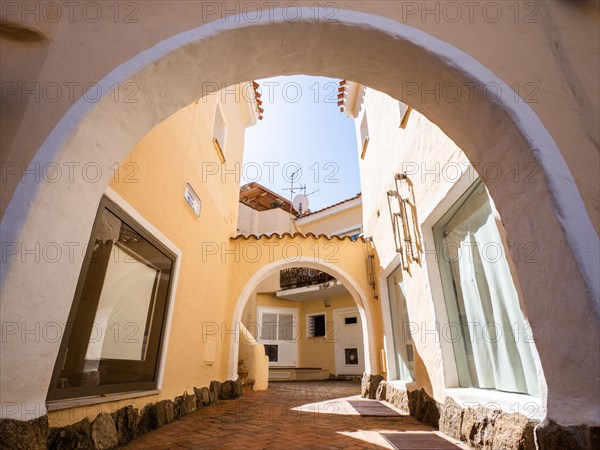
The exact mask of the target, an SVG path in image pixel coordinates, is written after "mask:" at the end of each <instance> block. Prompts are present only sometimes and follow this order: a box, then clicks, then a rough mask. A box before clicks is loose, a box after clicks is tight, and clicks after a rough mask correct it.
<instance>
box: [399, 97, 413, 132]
mask: <svg viewBox="0 0 600 450" xmlns="http://www.w3.org/2000/svg"><path fill="white" fill-rule="evenodd" d="M398 110H399V112H400V128H402V129H405V128H406V125H408V118H409V117H410V112H411V111H412V108H411V107H410V106H408V105H407V104H406V103H402V102H401V101H398Z"/></svg>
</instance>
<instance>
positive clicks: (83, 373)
mask: <svg viewBox="0 0 600 450" xmlns="http://www.w3.org/2000/svg"><path fill="white" fill-rule="evenodd" d="M174 264H175V255H173V254H172V253H171V252H170V251H169V250H168V249H166V248H165V247H164V246H163V245H161V244H160V243H159V242H158V241H157V240H156V239H155V238H154V237H152V236H151V235H149V234H148V233H147V232H146V231H145V230H144V229H142V228H141V227H140V226H139V225H138V224H137V223H136V222H134V221H133V219H131V218H130V217H129V216H128V215H127V214H125V212H124V211H122V210H121V209H120V208H119V207H117V206H116V205H115V204H113V203H112V202H110V201H109V200H108V199H106V198H104V199H102V201H101V203H100V208H99V209H98V213H97V215H96V221H95V223H94V227H93V229H92V234H91V238H90V243H89V245H88V250H87V253H86V257H85V260H84V264H83V267H82V270H81V273H80V275H79V282H78V285H77V289H76V293H75V298H74V300H73V306H72V308H71V314H70V316H69V322H68V324H67V327H66V330H65V334H64V337H63V341H62V344H61V349H60V352H59V356H58V358H57V361H56V365H55V368H54V372H53V378H52V382H51V385H50V389H49V392H48V400H59V399H66V398H77V397H83V396H91V395H102V394H107V393H116V392H128V391H134V390H142V389H155V388H156V383H157V371H158V367H159V363H160V361H159V359H160V352H161V346H162V339H163V333H164V327H165V320H166V312H167V306H168V302H169V295H170V285H171V278H172V275H173V268H174Z"/></svg>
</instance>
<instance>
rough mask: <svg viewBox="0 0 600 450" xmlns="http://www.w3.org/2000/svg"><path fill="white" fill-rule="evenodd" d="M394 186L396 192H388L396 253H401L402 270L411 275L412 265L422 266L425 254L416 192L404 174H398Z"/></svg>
mask: <svg viewBox="0 0 600 450" xmlns="http://www.w3.org/2000/svg"><path fill="white" fill-rule="evenodd" d="M394 185H395V187H396V190H391V191H388V192H387V200H388V207H389V211H390V220H391V222H392V230H393V232H394V243H395V245H396V252H398V253H400V259H401V261H402V268H403V269H404V270H406V271H407V272H408V273H409V274H410V265H411V264H412V263H413V262H416V263H417V264H419V266H420V265H421V261H422V260H421V254H422V252H423V250H422V245H421V233H420V231H419V220H418V217H417V206H416V202H415V191H414V189H413V184H412V181H410V179H409V178H408V177H407V176H406V174H403V173H402V174H400V173H397V174H396V176H395V177H394ZM394 199H395V200H396V201H394Z"/></svg>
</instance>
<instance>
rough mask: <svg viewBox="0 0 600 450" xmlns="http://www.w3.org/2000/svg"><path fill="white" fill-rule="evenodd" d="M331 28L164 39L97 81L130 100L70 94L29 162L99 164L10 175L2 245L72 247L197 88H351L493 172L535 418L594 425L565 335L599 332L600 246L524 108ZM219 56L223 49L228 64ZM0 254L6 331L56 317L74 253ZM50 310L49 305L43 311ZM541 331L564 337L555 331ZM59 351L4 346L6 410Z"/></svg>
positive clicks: (399, 38) (406, 31) (405, 32)
mask: <svg viewBox="0 0 600 450" xmlns="http://www.w3.org/2000/svg"><path fill="white" fill-rule="evenodd" d="M306 17H313V16H311V15H308V14H307V16H306ZM336 19H337V21H336V22H333V23H332V22H328V21H325V20H314V19H311V20H308V19H307V20H300V21H298V22H294V23H290V22H289V21H286V20H285V19H284V18H283V17H282V15H281V11H275V15H274V17H273V18H271V17H269V18H265V19H264V20H262V21H259V22H257V23H252V24H248V23H238V22H237V21H236V20H235V18H231V19H230V20H227V21H224V22H213V23H210V24H207V25H204V26H201V27H199V28H196V29H193V30H190V31H188V32H185V33H182V34H180V35H177V36H174V37H172V38H170V39H167V40H165V41H163V42H161V43H160V44H158V45H156V46H154V47H152V48H151V49H148V50H147V51H146V52H143V53H141V54H139V55H138V56H136V57H135V58H133V59H131V60H129V61H128V62H126V63H125V64H123V65H122V66H120V67H118V68H115V69H114V70H113V72H111V73H110V74H108V75H107V76H106V77H105V78H104V79H103V80H102V81H101V82H100V83H99V84H100V85H101V86H103V87H106V89H104V90H103V91H104V92H109V91H110V89H108V87H109V86H111V85H114V83H123V82H125V81H131V82H134V83H136V85H137V86H138V88H139V92H140V102H138V103H131V104H122V103H121V104H116V103H115V102H114V101H112V100H111V99H110V98H107V97H105V98H103V99H101V100H100V101H98V102H97V103H95V104H89V103H86V102H85V101H83V100H80V101H79V102H77V103H76V104H75V105H74V106H73V107H72V108H71V109H70V110H69V112H68V113H67V114H66V115H65V116H64V117H63V118H62V120H61V121H60V122H59V124H58V125H57V126H56V128H55V129H54V130H53V132H52V133H51V134H50V135H49V136H48V138H47V139H46V141H45V142H44V144H43V145H42V146H41V148H40V149H39V150H38V152H37V154H36V157H35V158H34V160H33V161H32V163H31V164H32V165H33V164H39V163H42V164H44V163H48V162H55V163H58V164H60V163H64V162H69V163H78V164H80V165H81V166H84V165H85V164H87V163H89V162H90V161H93V162H94V163H95V164H98V166H99V167H101V168H102V169H103V170H102V171H101V175H100V177H99V178H98V179H97V180H96V182H95V183H85V182H82V181H81V180H76V181H75V183H73V182H70V181H69V180H67V179H64V180H62V181H60V182H58V183H54V184H53V183H50V182H48V181H47V180H43V181H42V182H41V183H37V182H36V181H35V180H33V179H29V180H25V181H24V182H23V183H21V184H20V185H19V187H18V188H17V190H16V191H15V194H14V195H13V198H12V200H11V202H10V204H9V206H8V208H7V209H6V212H5V214H4V217H3V219H2V230H3V241H4V242H8V243H25V244H26V245H32V243H34V242H63V243H64V242H71V241H77V242H85V241H86V238H87V236H88V235H89V230H90V228H91V225H92V222H93V219H94V214H95V211H96V207H97V204H98V201H99V199H100V198H101V196H102V193H103V192H104V189H105V188H106V186H107V185H108V182H109V180H110V176H111V171H110V170H109V167H110V166H111V165H112V164H114V162H115V161H120V160H121V159H122V158H123V157H124V156H125V155H126V154H127V153H128V152H129V150H130V149H131V148H132V147H133V146H134V145H135V144H136V143H137V142H138V141H139V140H140V139H141V138H142V137H143V136H144V135H145V134H146V133H147V132H148V131H149V130H150V129H152V127H154V126H155V125H156V124H158V123H159V122H161V121H162V120H164V119H166V118H167V117H169V116H170V115H171V114H173V113H174V112H175V111H177V110H179V109H181V108H182V107H184V106H185V105H188V104H190V103H191V102H192V101H194V100H195V99H197V98H199V97H201V96H203V95H204V94H206V90H205V89H206V88H207V87H208V86H214V84H215V83H217V85H218V86H227V85H231V84H234V83H236V82H241V81H246V80H249V79H255V78H265V77H269V76H275V75H286V74H298V73H304V74H309V75H326V76H332V77H341V78H346V79H351V80H354V81H357V82H360V83H362V84H365V85H368V86H372V87H373V88H376V89H378V90H380V91H383V92H386V93H388V94H389V95H391V96H393V97H395V98H399V99H402V100H403V101H404V102H406V103H408V104H409V105H411V106H412V107H414V108H415V109H417V110H418V111H420V112H422V113H423V114H425V115H426V116H427V117H428V118H429V119H430V120H432V121H433V122H434V123H436V124H437V125H439V126H440V127H441V128H442V130H443V131H444V132H445V133H446V134H447V135H448V136H449V137H450V138H452V139H453V140H454V141H455V142H456V143H457V144H458V145H459V146H460V147H461V148H462V149H463V150H464V152H465V154H466V155H467V157H468V158H469V159H470V160H471V161H472V162H474V163H476V164H477V166H478V167H481V166H484V165H485V164H491V163H493V164H496V165H497V167H498V168H499V169H500V173H501V174H502V175H501V176H499V177H498V179H496V180H492V179H491V178H490V177H489V176H488V174H486V173H483V172H482V173H480V175H481V176H482V178H483V180H484V182H486V185H487V187H488V189H489V191H490V194H491V196H492V197H493V199H494V202H495V204H496V206H497V208H498V210H499V211H500V214H501V216H502V218H503V221H504V225H505V229H506V231H507V234H508V240H509V242H512V243H518V242H535V243H537V244H538V247H539V254H538V261H539V262H538V263H537V264H536V265H535V266H532V265H527V264H519V265H518V267H517V272H518V275H519V278H520V279H521V280H524V281H523V283H522V284H523V302H524V307H525V310H526V312H527V314H528V316H529V318H530V320H531V321H532V322H535V323H536V325H537V327H538V330H539V332H538V335H537V347H538V352H539V354H540V358H541V361H542V365H543V367H544V372H545V376H546V381H547V385H548V395H547V399H546V403H547V408H548V415H549V416H550V417H552V418H554V419H556V420H558V421H563V422H564V421H568V422H570V423H580V422H590V421H591V422H594V421H596V420H597V417H596V412H597V406H596V400H595V398H592V396H590V395H589V393H590V392H594V391H595V388H596V386H595V380H594V379H593V377H589V376H588V374H589V373H590V372H591V373H594V372H595V371H597V368H598V358H599V356H598V355H597V354H589V353H587V352H586V351H585V349H581V346H580V345H579V343H580V338H579V336H581V335H582V334H585V335H586V336H589V339H591V340H597V339H596V338H600V331H599V329H600V325H599V324H598V309H599V308H598V303H597V298H598V296H599V293H600V287H599V281H598V277H597V271H598V267H599V266H600V263H599V253H600V252H598V239H597V235H596V233H595V231H594V228H593V227H592V224H591V222H590V220H589V217H588V215H587V212H586V210H585V208H584V205H583V201H582V199H581V196H580V194H579V191H578V190H577V187H576V185H575V182H574V180H573V177H572V175H571V173H570V171H569V169H568V168H567V166H566V164H565V162H564V160H563V157H562V155H561V153H560V150H559V149H558V148H557V147H556V144H555V143H554V141H553V140H552V138H551V137H550V135H549V133H548V132H547V131H546V129H545V128H544V126H543V125H542V123H541V122H540V120H539V119H538V118H537V116H536V115H535V114H534V112H533V111H532V110H531V109H530V108H529V107H528V106H527V105H526V104H525V103H523V102H515V100H514V98H515V97H514V93H513V92H512V91H511V90H510V88H509V87H508V86H507V85H506V84H505V83H504V82H503V81H502V80H500V79H499V78H498V77H497V76H495V75H494V74H493V73H491V72H490V71H488V70H487V69H486V68H485V67H483V66H482V65H481V64H480V63H478V62H477V61H476V60H474V59H472V58H471V57H469V56H468V55H466V54H464V53H463V52H461V51H460V50H458V49H456V48H455V47H452V46H450V45H448V44H446V43H444V42H441V41H439V40H437V39H435V38H433V37H431V36H429V35H427V34H425V33H423V32H421V31H418V30H416V29H414V28H411V27H408V26H406V25H403V24H400V23H398V22H394V21H391V20H388V19H385V18H382V17H377V16H373V15H368V14H363V13H357V12H349V11H340V13H339V14H338V15H337V17H336ZM257 49H258V51H257ZM223 54H228V55H229V57H228V63H227V66H224V65H223V63H222V61H223V58H222V55H223ZM405 82H410V83H417V85H419V84H421V85H424V86H435V85H436V83H448V82H452V83H456V85H457V86H459V87H460V86H465V85H466V86H476V87H479V89H475V90H474V92H473V93H472V95H466V94H465V95H462V96H461V98H460V99H458V100H456V101H454V102H448V101H444V102H442V101H428V100H427V96H425V97H424V96H423V94H422V92H421V91H420V90H417V92H413V91H409V90H408V89H407V86H406V85H405ZM492 85H494V86H496V87H497V88H499V89H496V91H495V92H496V94H494V95H492V97H490V95H489V92H487V91H486V89H485V87H486V86H492ZM132 117H135V122H133V121H131V118H132ZM531 162H534V163H535V164H536V166H537V167H539V169H540V170H539V178H538V179H537V180H536V182H534V183H526V182H525V181H524V180H523V179H518V180H516V181H515V180H514V176H513V174H514V172H513V171H511V167H514V166H515V164H517V167H525V166H526V165H527V164H530V163H531ZM74 186H75V188H74ZM526 211H527V212H528V211H536V216H535V217H529V216H528V217H527V218H526V219H525V218H524V217H523V216H524V212H526ZM2 251H3V261H4V262H5V263H4V264H3V266H2V282H3V285H2V298H3V302H2V317H3V318H8V319H5V320H14V321H18V322H21V321H24V322H48V321H53V322H57V323H61V322H64V321H66V318H67V316H68V312H69V308H70V302H71V299H72V298H73V291H74V289H75V286H76V284H77V278H78V275H79V268H80V266H81V262H82V259H83V256H82V255H75V257H74V259H70V258H67V256H69V255H65V258H62V259H61V260H60V261H55V262H52V263H48V262H41V263H40V264H35V265H28V264H24V263H22V262H20V261H19V258H18V257H15V255H13V254H11V253H9V251H8V248H7V247H6V246H4V245H3V246H2ZM31 280H36V282H35V283H33V282H32V281H31ZM569 299H575V301H568V300H569ZM549 301H551V302H552V306H553V308H549V307H548V302H549ZM49 304H52V308H47V307H44V306H45V305H49ZM556 329H561V330H563V332H562V333H560V334H557V333H555V330H556ZM58 345H59V344H58V343H56V342H44V343H36V344H35V345H31V344H27V343H25V344H21V345H15V344H7V345H3V349H2V366H3V370H4V371H6V373H10V374H11V377H10V379H8V377H4V378H3V380H2V383H3V384H2V394H3V399H4V401H5V402H13V401H14V402H18V403H25V404H28V405H29V404H32V405H34V404H43V402H44V399H45V394H46V389H47V386H48V382H49V377H50V373H51V371H52V366H53V364H54V361H55V358H56V354H57V352H58ZM574 349H581V350H574ZM23 360H27V361H29V362H31V361H35V367H31V366H27V367H26V366H25V365H24V364H23V363H22V361H23ZM32 364H33V363H32ZM565 364H572V365H576V366H577V367H578V370H577V371H569V372H568V379H565V375H564V373H563V371H562V370H560V369H561V367H564V365H565ZM9 384H10V385H9Z"/></svg>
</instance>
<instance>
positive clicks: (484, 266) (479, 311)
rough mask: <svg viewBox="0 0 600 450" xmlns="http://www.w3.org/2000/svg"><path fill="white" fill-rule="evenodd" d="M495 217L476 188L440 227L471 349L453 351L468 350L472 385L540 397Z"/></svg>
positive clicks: (484, 193)
mask: <svg viewBox="0 0 600 450" xmlns="http://www.w3.org/2000/svg"><path fill="white" fill-rule="evenodd" d="M494 216H495V211H494V210H493V209H492V206H491V204H490V202H489V198H488V195H487V191H486V189H485V187H484V185H483V184H480V185H479V186H478V187H477V188H476V189H475V190H474V191H473V193H472V194H471V195H470V196H469V198H468V199H467V200H466V201H465V202H464V204H463V205H462V206H461V207H460V209H459V210H458V211H457V213H456V214H455V215H454V216H453V217H452V219H451V220H450V221H449V222H448V224H447V225H446V227H444V235H445V238H444V247H445V248H446V250H447V254H446V255H447V257H449V260H450V265H451V267H452V276H453V278H454V283H455V289H456V294H457V297H458V298H457V303H458V305H457V306H458V309H459V314H460V317H461V321H463V323H462V324H461V325H462V329H463V337H464V339H469V342H470V343H471V344H470V345H469V342H466V343H465V342H457V343H455V345H465V344H466V345H465V347H466V348H467V360H468V363H469V366H470V367H469V372H470V375H471V383H470V384H471V385H473V386H477V387H480V388H489V389H498V390H502V391H509V392H522V393H529V394H532V395H539V392H538V381H537V372H536V368H535V363H534V357H533V354H534V353H533V352H534V348H533V343H531V342H528V341H529V340H531V339H530V335H529V333H526V331H527V330H528V329H529V328H528V327H527V328H526V326H525V320H524V317H523V314H522V312H521V309H520V307H519V298H518V294H517V290H516V288H515V285H514V283H513V280H512V275H511V273H510V269H509V266H508V263H507V261H506V252H505V249H504V247H503V245H502V240H501V237H500V233H499V231H498V227H497V226H496V222H495V219H494ZM465 322H466V323H465ZM467 324H469V325H467ZM469 349H470V350H471V351H472V356H471V355H469V351H468V350H469Z"/></svg>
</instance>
